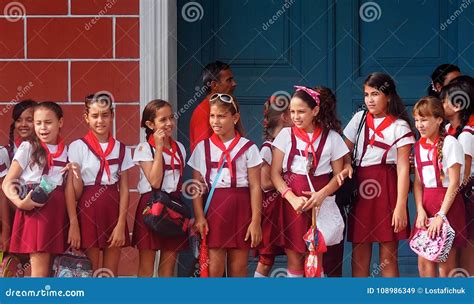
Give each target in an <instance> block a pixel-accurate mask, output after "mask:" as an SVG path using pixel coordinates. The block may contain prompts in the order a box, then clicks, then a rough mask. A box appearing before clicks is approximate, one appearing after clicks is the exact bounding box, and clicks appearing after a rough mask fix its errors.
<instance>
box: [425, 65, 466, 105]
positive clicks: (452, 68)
mask: <svg viewBox="0 0 474 304" xmlns="http://www.w3.org/2000/svg"><path fill="white" fill-rule="evenodd" d="M458 76H461V70H460V69H459V67H457V66H456V65H454V64H448V63H445V64H442V65H440V66H438V67H437V68H436V69H435V70H434V71H433V73H432V74H431V83H430V85H429V86H428V88H427V93H428V95H429V96H434V97H438V98H439V93H440V92H441V89H442V88H443V86H445V85H447V84H448V83H449V82H450V81H451V80H453V79H454V78H456V77H458Z"/></svg>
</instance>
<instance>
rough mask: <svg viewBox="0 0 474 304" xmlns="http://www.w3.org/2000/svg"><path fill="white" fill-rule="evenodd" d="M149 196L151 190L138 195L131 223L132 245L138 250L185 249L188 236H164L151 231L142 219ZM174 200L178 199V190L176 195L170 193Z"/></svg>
mask: <svg viewBox="0 0 474 304" xmlns="http://www.w3.org/2000/svg"><path fill="white" fill-rule="evenodd" d="M150 196H151V192H147V193H144V194H142V195H141V196H140V201H139V202H138V207H137V211H136V212H135V223H134V225H133V236H132V246H136V247H137V249H139V250H169V251H181V250H186V249H187V248H188V245H189V241H188V238H187V237H186V236H183V237H174V238H164V237H160V236H159V235H157V234H156V233H153V232H152V231H151V230H150V229H149V228H148V227H147V226H146V225H145V223H144V221H143V210H144V209H145V208H146V203H147V202H148V199H149V198H150ZM170 197H172V198H173V199H174V200H175V201H176V200H179V198H180V197H179V192H178V193H177V195H176V192H175V193H172V194H171V195H170Z"/></svg>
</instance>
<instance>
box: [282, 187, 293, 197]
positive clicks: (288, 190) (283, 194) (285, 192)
mask: <svg viewBox="0 0 474 304" xmlns="http://www.w3.org/2000/svg"><path fill="white" fill-rule="evenodd" d="M290 191H291V188H289V187H288V188H286V189H285V190H284V191H283V192H282V193H281V197H282V198H285V195H286V194H287V193H288V192H290Z"/></svg>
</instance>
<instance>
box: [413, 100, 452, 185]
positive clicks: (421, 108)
mask: <svg viewBox="0 0 474 304" xmlns="http://www.w3.org/2000/svg"><path fill="white" fill-rule="evenodd" d="M413 115H414V116H415V115H416V116H422V117H430V116H433V117H435V118H441V119H442V122H441V124H440V125H439V130H438V134H439V139H438V143H437V145H436V152H437V153H438V164H440V163H442V161H443V145H444V139H445V138H446V128H445V126H446V124H445V120H444V108H443V104H442V103H441V102H440V100H439V99H438V98H437V97H434V96H425V97H422V98H421V99H420V100H418V101H417V103H416V104H415V106H414V107H413ZM440 171H441V179H443V178H444V172H443V170H440Z"/></svg>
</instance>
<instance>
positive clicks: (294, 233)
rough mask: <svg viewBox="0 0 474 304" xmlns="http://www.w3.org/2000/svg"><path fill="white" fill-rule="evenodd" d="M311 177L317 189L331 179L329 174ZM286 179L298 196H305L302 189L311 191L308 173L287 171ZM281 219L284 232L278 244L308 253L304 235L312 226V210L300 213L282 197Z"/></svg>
mask: <svg viewBox="0 0 474 304" xmlns="http://www.w3.org/2000/svg"><path fill="white" fill-rule="evenodd" d="M310 178H311V182H312V183H313V186H314V189H315V190H316V191H319V190H320V189H322V188H323V187H324V186H326V185H327V183H329V181H330V178H329V175H321V176H310ZM284 179H285V181H286V183H287V185H288V187H290V188H291V190H292V191H293V193H294V194H295V195H297V196H305V195H303V193H302V191H310V188H309V184H308V179H307V177H306V175H302V174H295V173H291V172H287V173H285V174H284ZM280 221H281V222H280V227H281V228H282V232H281V233H280V237H279V240H278V245H280V246H281V247H283V248H285V249H289V250H293V251H296V252H298V253H306V252H307V247H306V243H305V241H304V240H303V236H304V234H305V233H306V232H308V229H309V228H311V210H308V211H306V212H304V213H301V214H298V213H296V211H295V209H293V206H291V204H290V203H289V202H288V201H287V200H285V199H282V204H281V209H280Z"/></svg>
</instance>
